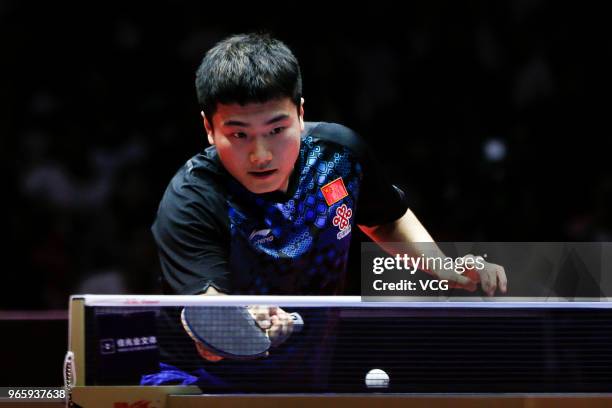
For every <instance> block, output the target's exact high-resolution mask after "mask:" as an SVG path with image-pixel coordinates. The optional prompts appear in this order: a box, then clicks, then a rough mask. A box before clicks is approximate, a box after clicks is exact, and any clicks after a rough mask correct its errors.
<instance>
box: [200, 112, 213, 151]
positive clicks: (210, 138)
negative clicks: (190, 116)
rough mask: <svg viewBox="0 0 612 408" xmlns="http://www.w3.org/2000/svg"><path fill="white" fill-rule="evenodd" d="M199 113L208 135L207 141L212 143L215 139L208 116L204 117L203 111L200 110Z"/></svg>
mask: <svg viewBox="0 0 612 408" xmlns="http://www.w3.org/2000/svg"><path fill="white" fill-rule="evenodd" d="M200 115H202V120H203V121H204V129H206V136H207V137H208V143H210V144H211V145H214V144H215V139H214V138H213V128H212V126H211V124H210V122H209V121H208V118H206V115H205V114H204V111H200Z"/></svg>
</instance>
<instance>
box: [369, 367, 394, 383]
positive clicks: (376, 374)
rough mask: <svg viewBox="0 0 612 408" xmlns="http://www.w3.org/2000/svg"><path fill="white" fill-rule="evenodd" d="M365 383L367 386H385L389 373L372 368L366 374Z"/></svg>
mask: <svg viewBox="0 0 612 408" xmlns="http://www.w3.org/2000/svg"><path fill="white" fill-rule="evenodd" d="M365 383H366V386H367V387H368V388H387V387H389V375H388V374H387V373H385V372H384V371H383V370H381V369H379V368H374V369H372V370H370V371H368V373H367V374H366V377H365Z"/></svg>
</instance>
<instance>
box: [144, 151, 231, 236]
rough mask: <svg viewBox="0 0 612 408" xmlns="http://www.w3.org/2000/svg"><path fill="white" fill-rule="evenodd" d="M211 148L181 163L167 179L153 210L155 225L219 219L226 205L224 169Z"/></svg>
mask: <svg viewBox="0 0 612 408" xmlns="http://www.w3.org/2000/svg"><path fill="white" fill-rule="evenodd" d="M215 154H216V152H215V151H213V150H211V149H206V151H204V152H202V153H199V154H197V155H195V156H193V157H191V158H190V159H189V160H187V161H186V162H185V164H184V165H183V166H181V168H179V170H178V171H177V172H176V174H175V175H174V176H173V177H172V179H171V180H170V183H169V184H168V187H167V188H166V191H165V192H164V195H163V197H162V199H161V202H160V204H159V208H158V211H157V219H156V221H157V223H156V224H158V225H159V223H160V222H161V223H165V222H167V223H170V224H191V223H196V222H197V223H200V222H202V221H205V220H208V221H209V222H210V221H213V220H212V219H213V218H222V215H223V213H224V212H225V211H224V208H225V205H226V204H225V203H226V196H227V193H226V191H227V190H226V188H225V183H224V180H225V175H224V170H223V169H222V168H221V167H220V165H218V164H217V163H216V160H215Z"/></svg>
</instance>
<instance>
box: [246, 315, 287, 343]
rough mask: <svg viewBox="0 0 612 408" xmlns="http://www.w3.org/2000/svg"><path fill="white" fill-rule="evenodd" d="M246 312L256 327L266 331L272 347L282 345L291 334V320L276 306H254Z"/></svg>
mask: <svg viewBox="0 0 612 408" xmlns="http://www.w3.org/2000/svg"><path fill="white" fill-rule="evenodd" d="M248 310H249V313H251V316H253V319H255V322H256V323H257V325H258V326H259V327H260V328H261V329H262V330H266V332H267V334H268V337H269V338H270V341H271V342H272V346H274V347H276V346H278V345H280V344H282V343H283V342H284V341H285V340H287V339H288V338H289V336H290V335H291V333H292V332H293V319H292V318H291V316H290V315H289V313H287V312H285V311H284V310H283V309H281V308H280V307H278V306H261V305H254V306H249V308H248Z"/></svg>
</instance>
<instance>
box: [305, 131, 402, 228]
mask: <svg viewBox="0 0 612 408" xmlns="http://www.w3.org/2000/svg"><path fill="white" fill-rule="evenodd" d="M313 136H315V137H319V138H321V139H326V140H329V141H332V142H335V143H338V144H340V145H342V146H345V147H347V148H348V149H349V150H351V151H352V152H353V154H354V155H355V157H356V159H357V161H358V162H359V163H360V165H361V167H362V172H363V178H362V181H361V187H360V193H359V200H358V204H357V219H356V222H357V224H358V225H365V226H368V227H371V226H375V225H382V224H386V223H389V222H392V221H395V220H397V219H398V218H400V217H401V216H403V215H404V214H405V213H406V211H407V210H408V203H407V199H406V196H405V194H404V192H403V191H402V190H401V189H400V188H399V187H397V186H395V185H393V184H392V183H391V181H390V180H389V177H388V176H387V174H385V172H384V171H383V170H382V167H381V165H380V162H379V161H378V160H377V159H376V158H375V157H374V154H373V152H372V149H371V148H370V147H369V146H368V144H367V143H366V142H365V141H364V140H363V138H361V136H359V135H358V134H357V133H356V132H355V131H353V130H352V129H350V128H348V127H346V126H343V125H340V124H337V123H326V122H321V123H320V124H319V125H317V126H316V128H315V129H314V130H313Z"/></svg>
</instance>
